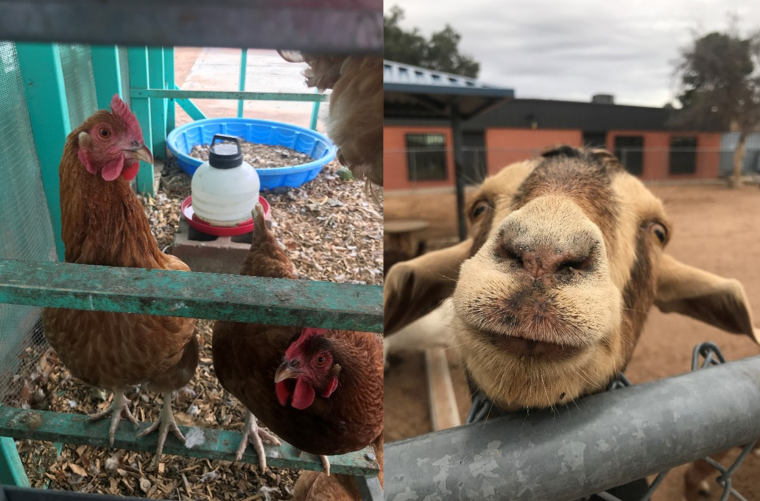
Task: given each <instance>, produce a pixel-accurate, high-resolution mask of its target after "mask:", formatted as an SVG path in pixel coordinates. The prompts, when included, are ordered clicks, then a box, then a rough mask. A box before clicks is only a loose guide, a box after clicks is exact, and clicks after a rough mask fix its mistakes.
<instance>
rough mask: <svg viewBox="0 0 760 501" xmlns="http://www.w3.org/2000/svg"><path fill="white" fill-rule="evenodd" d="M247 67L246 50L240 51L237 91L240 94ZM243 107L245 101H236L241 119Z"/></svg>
mask: <svg viewBox="0 0 760 501" xmlns="http://www.w3.org/2000/svg"><path fill="white" fill-rule="evenodd" d="M247 67H248V49H242V50H241V54H240V85H238V90H239V91H240V92H244V91H245V70H246V68H247ZM244 106H245V100H244V99H241V100H239V101H238V115H237V116H238V117H241V118H242V117H243V107H244Z"/></svg>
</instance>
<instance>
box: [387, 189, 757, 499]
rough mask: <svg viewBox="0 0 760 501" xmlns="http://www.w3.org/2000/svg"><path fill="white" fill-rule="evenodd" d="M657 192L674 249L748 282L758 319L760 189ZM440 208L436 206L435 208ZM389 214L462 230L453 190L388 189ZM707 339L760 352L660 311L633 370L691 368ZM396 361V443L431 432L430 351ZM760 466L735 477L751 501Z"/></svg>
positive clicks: (459, 388) (391, 401)
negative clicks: (668, 220)
mask: <svg viewBox="0 0 760 501" xmlns="http://www.w3.org/2000/svg"><path fill="white" fill-rule="evenodd" d="M651 189H652V191H653V192H654V193H655V194H656V195H657V196H659V197H660V198H661V199H662V200H663V201H664V202H665V207H666V211H667V212H668V214H669V216H670V217H671V218H672V220H673V223H674V228H675V229H674V233H673V238H672V240H671V242H670V244H669V246H668V252H670V253H671V254H672V255H673V256H675V257H676V258H678V259H680V260H682V261H684V262H685V263H687V264H690V265H692V266H697V267H700V268H703V269H706V270H708V271H711V272H713V273H717V274H719V275H723V276H726V277H734V278H737V279H739V280H741V281H742V283H743V285H744V287H745V289H746V292H747V295H748V297H749V300H750V305H751V306H752V309H753V311H754V312H755V316H756V317H757V315H758V314H760V267H758V266H757V264H756V263H757V259H758V256H760V228H759V227H758V221H760V190H759V189H758V187H757V186H745V187H743V188H742V189H741V190H738V191H736V190H729V189H727V188H725V187H723V186H717V185H699V186H694V185H692V186H652V187H651ZM433 207H435V210H431V208H433ZM385 214H386V221H388V220H393V219H423V220H426V221H428V222H430V224H431V226H430V228H429V229H428V230H426V231H425V232H424V233H423V234H422V238H426V239H434V240H435V239H438V240H440V239H441V238H446V237H451V236H452V235H455V233H456V226H455V224H456V222H455V221H456V219H455V217H454V215H455V200H454V196H453V194H442V193H440V192H439V193H432V194H427V195H416V196H408V195H405V196H394V195H393V194H392V193H386V198H385ZM703 341H713V342H715V343H717V344H718V346H719V347H720V349H721V350H722V351H723V353H724V354H725V356H726V359H727V360H737V359H740V358H745V357H750V356H754V355H758V354H760V348H758V347H757V346H756V345H755V344H754V343H752V342H751V341H750V340H749V339H747V338H745V337H742V336H734V335H730V334H726V333H724V332H721V331H719V330H717V329H715V328H713V327H710V326H708V325H706V324H703V323H700V322H697V321H695V320H691V319H688V318H686V317H683V316H680V315H674V314H669V315H666V314H663V313H660V312H659V311H657V310H656V309H653V310H652V312H651V314H650V316H649V321H648V323H647V325H646V327H645V329H644V333H643V334H642V337H641V339H640V341H639V344H638V346H637V348H636V351H635V353H634V356H633V359H632V361H631V363H630V365H629V366H628V369H627V370H626V375H627V376H628V378H629V379H630V380H631V382H632V383H634V384H636V383H643V382H646V381H652V380H655V379H659V378H663V377H668V376H673V375H676V374H681V373H684V372H687V371H689V370H690V364H691V350H692V348H693V347H694V345H695V344H697V343H700V342H703ZM391 362H392V365H391V369H390V371H389V372H388V373H387V374H386V377H385V433H386V440H387V441H388V442H391V441H395V440H399V439H402V438H406V437H411V436H416V435H420V434H423V433H427V432H429V431H431V428H430V415H429V412H428V407H427V406H428V401H427V390H426V386H425V373H424V365H423V360H422V356H421V355H419V354H403V355H400V356H396V357H393V358H392V359H391ZM451 365H452V379H453V380H454V386H455V390H456V395H457V403H458V405H459V410H460V414H461V415H462V420H463V421H464V418H465V416H466V413H467V411H468V409H469V393H468V389H467V385H466V382H465V379H464V377H463V376H464V374H463V369H462V367H461V366H459V365H458V364H457V363H456V361H452V364H451ZM694 411H695V412H696V411H697V410H696V409H695V410H694ZM737 454H738V449H737V450H735V451H733V452H732V453H731V454H730V455H729V456H728V457H727V458H725V459H724V460H723V461H722V462H723V464H724V465H729V464H731V462H732V461H733V458H735V457H736V455H737ZM758 469H760V456H758V455H755V454H751V455H750V456H749V458H748V459H747V460H746V461H745V463H744V464H743V465H742V466H741V468H740V469H739V470H738V472H737V473H736V475H735V476H734V487H735V488H736V489H737V490H738V491H739V492H740V493H741V494H742V495H744V496H745V497H746V499H748V500H760V477H759V476H758V475H757V471H758ZM684 471H685V467H683V466H682V467H679V468H676V469H674V470H673V471H671V473H670V474H669V475H668V477H666V479H665V481H664V484H663V485H662V486H661V487H660V488H659V489H658V491H657V492H656V494H655V496H654V497H653V499H654V501H671V500H679V499H681V497H682V493H683V474H684ZM716 476H717V475H716ZM711 485H712V492H711V496H710V497H705V498H704V499H705V500H708V499H710V500H717V499H719V492H718V486H717V485H715V484H714V483H712V484H711Z"/></svg>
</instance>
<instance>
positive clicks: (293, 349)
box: [285, 327, 327, 358]
mask: <svg viewBox="0 0 760 501" xmlns="http://www.w3.org/2000/svg"><path fill="white" fill-rule="evenodd" d="M325 332H327V329H314V328H311V327H307V328H305V329H304V330H302V331H301V336H300V337H299V338H298V339H296V341H295V342H294V343H293V344H291V345H290V346H288V349H287V350H286V351H285V357H286V358H291V357H293V356H295V355H296V353H297V352H298V351H300V350H301V349H303V345H304V344H305V343H306V341H308V340H309V339H311V338H314V337H316V336H324V335H325Z"/></svg>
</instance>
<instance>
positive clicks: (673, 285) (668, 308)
mask: <svg viewBox="0 0 760 501" xmlns="http://www.w3.org/2000/svg"><path fill="white" fill-rule="evenodd" d="M655 305H656V306H657V307H658V308H659V309H660V310H661V311H662V312H664V313H671V312H675V313H681V314H683V315H687V316H689V317H692V318H695V319H697V320H701V321H702V322H706V323H708V324H710V325H713V326H715V327H718V328H719V329H723V330H725V331H728V332H731V333H732V334H746V335H747V336H749V337H751V338H752V339H754V340H755V342H756V343H758V344H760V330H758V329H755V328H754V326H753V323H752V312H751V311H750V308H749V301H748V300H747V295H746V294H745V293H744V287H742V284H741V283H739V281H738V280H734V279H729V278H723V277H719V276H718V275H713V274H712V273H709V272H707V271H704V270H700V269H698V268H694V267H692V266H688V265H685V264H683V263H681V262H679V261H677V260H676V259H675V258H673V257H671V256H669V255H667V254H663V256H662V259H660V267H659V272H658V276H657V297H656V298H655Z"/></svg>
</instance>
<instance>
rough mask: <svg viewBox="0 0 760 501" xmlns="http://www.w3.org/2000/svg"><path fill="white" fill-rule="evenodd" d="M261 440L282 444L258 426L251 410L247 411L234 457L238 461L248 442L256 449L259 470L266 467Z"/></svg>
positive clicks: (272, 443)
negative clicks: (241, 438) (241, 435)
mask: <svg viewBox="0 0 760 501" xmlns="http://www.w3.org/2000/svg"><path fill="white" fill-rule="evenodd" d="M262 440H266V441H267V442H268V443H270V444H271V445H282V444H281V443H280V440H279V439H278V438H277V437H275V436H274V435H272V434H271V433H269V432H268V431H266V430H264V429H261V428H259V425H258V424H257V423H256V416H254V415H253V413H252V412H250V411H247V412H246V415H245V424H244V425H243V440H241V441H240V446H239V447H238V449H237V453H236V454H235V459H236V460H238V461H240V460H241V459H242V458H243V454H244V453H245V449H246V447H248V443H250V444H251V445H253V448H254V449H256V454H257V455H258V456H259V466H260V467H261V471H264V470H266V468H267V457H266V455H265V454H264V443H263V442H262Z"/></svg>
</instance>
